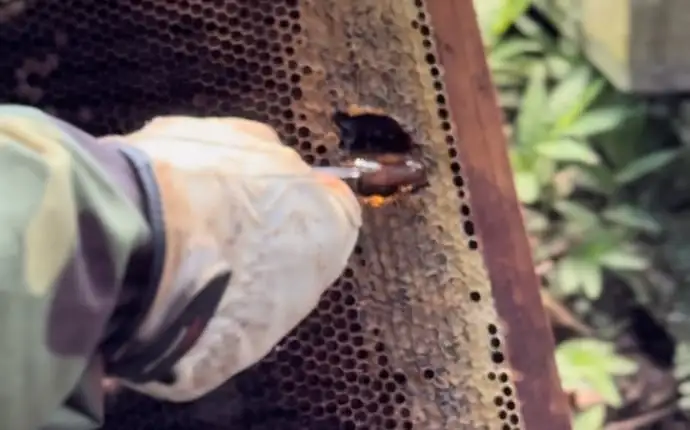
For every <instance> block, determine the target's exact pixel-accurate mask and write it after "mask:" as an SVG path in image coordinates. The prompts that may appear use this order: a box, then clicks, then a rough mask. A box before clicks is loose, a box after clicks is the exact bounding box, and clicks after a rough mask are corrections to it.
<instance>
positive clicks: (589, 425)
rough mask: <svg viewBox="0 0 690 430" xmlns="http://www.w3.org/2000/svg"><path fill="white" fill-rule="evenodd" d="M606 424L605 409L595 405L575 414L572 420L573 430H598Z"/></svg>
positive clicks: (602, 406)
mask: <svg viewBox="0 0 690 430" xmlns="http://www.w3.org/2000/svg"><path fill="white" fill-rule="evenodd" d="M605 422H606V407H605V406H604V405H595V406H591V407H590V408H588V409H586V410H585V411H583V412H581V413H579V414H577V416H576V417H575V419H574V420H573V430H600V429H603V428H604V423H605Z"/></svg>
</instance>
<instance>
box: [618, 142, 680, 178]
mask: <svg viewBox="0 0 690 430" xmlns="http://www.w3.org/2000/svg"><path fill="white" fill-rule="evenodd" d="M677 156H678V150H676V149H665V150H660V151H656V152H653V153H652V154H649V155H646V156H644V157H642V158H638V159H637V160H635V161H633V162H632V163H630V164H628V165H627V166H626V167H624V168H623V169H622V170H621V171H619V172H618V174H616V182H617V183H618V184H620V185H626V184H630V183H632V182H635V181H637V180H639V179H641V178H643V177H645V176H647V175H649V174H650V173H653V172H654V171H656V170H659V169H661V168H662V167H666V166H667V165H668V164H670V163H671V162H672V161H674V160H675V159H676V157H677Z"/></svg>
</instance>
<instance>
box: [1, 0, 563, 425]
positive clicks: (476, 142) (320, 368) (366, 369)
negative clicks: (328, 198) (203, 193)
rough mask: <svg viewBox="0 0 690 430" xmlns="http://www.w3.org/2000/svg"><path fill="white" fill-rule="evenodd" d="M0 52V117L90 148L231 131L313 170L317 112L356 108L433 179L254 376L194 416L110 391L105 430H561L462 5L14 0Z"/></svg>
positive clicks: (501, 153)
mask: <svg viewBox="0 0 690 430" xmlns="http://www.w3.org/2000/svg"><path fill="white" fill-rule="evenodd" d="M0 41H1V42H2V43H3V44H7V45H8V46H11V44H15V46H22V50H17V51H18V52H14V51H12V52H9V53H8V55H7V56H6V57H5V58H4V59H2V60H1V61H0V71H2V75H3V76H8V77H11V78H9V79H2V80H0V97H1V98H2V101H3V102H13V103H24V104H30V105H35V106H38V107H40V108H43V109H45V110H47V111H49V112H51V113H53V114H55V115H58V116H59V117H61V118H63V119H65V120H67V121H70V122H72V123H74V124H76V125H78V126H81V127H83V128H84V129H86V130H87V131H89V132H91V133H94V134H96V135H100V134H110V133H122V132H126V131H130V130H133V129H135V128H137V127H139V126H140V125H142V124H143V122H144V121H146V120H147V119H149V118H151V117H153V116H155V115H162V114H193V115H240V116H245V117H248V118H252V119H257V120H262V121H266V122H268V123H270V124H271V125H273V126H274V127H276V129H277V130H278V131H279V133H280V135H281V137H282V138H283V140H284V142H285V143H286V144H287V145H290V146H292V147H294V148H295V149H297V150H299V151H300V153H302V155H303V157H304V159H305V160H306V161H307V162H309V163H312V164H315V165H328V164H330V163H331V162H333V161H334V160H335V159H337V157H338V139H337V136H336V134H335V128H334V125H333V124H332V123H331V122H330V120H329V112H330V111H332V110H333V109H335V108H344V107H346V106H351V105H356V106H371V107H375V108H380V109H383V110H385V111H387V112H389V113H391V114H392V115H393V116H395V117H396V118H398V119H400V120H401V121H402V122H403V123H405V124H407V125H414V130H413V134H414V135H415V138H416V140H417V141H418V142H420V143H421V144H422V145H423V147H424V151H425V156H426V159H427V160H426V161H427V162H428V163H429V165H430V166H431V167H432V175H431V187H430V188H429V189H428V190H426V191H424V192H423V193H422V194H421V195H420V196H419V197H413V198H410V199H405V200H403V201H399V202H397V203H395V204H393V205H391V206H388V207H384V208H381V209H377V210H371V211H366V212H365V226H364V227H363V229H362V234H361V238H360V242H359V244H358V246H357V248H356V250H355V253H354V255H353V257H352V259H351V262H350V265H349V266H348V268H347V269H346V270H345V271H344V273H343V276H342V277H341V278H340V279H339V280H338V281H337V282H336V283H335V285H333V286H332V287H331V288H330V289H329V290H328V291H327V292H326V293H325V294H324V296H323V298H322V300H321V302H320V304H319V306H318V308H317V309H316V310H315V311H314V312H313V313H312V314H311V315H310V316H309V317H308V318H307V319H306V320H305V321H304V322H303V323H302V324H301V325H300V326H299V327H297V328H296V329H295V330H294V331H293V332H292V333H291V334H290V335H289V336H288V337H287V338H286V339H285V340H284V341H283V342H281V343H280V344H279V345H278V346H277V347H276V348H275V349H274V351H273V352H271V354H269V356H268V357H266V358H265V359H264V360H263V361H262V362H261V363H259V364H257V365H256V366H254V367H253V368H251V369H249V370H247V371H246V372H243V373H242V374H241V375H239V376H238V377H236V378H234V379H233V380H231V381H229V382H228V383H226V384H225V385H224V386H222V387H221V388H219V389H218V390H216V391H214V392H213V393H211V394H210V395H209V396H207V397H206V398H204V399H202V400H200V401H197V402H193V403H190V404H183V405H173V404H165V403H159V402H155V401H152V400H150V399H146V398H143V397H141V396H139V395H136V394H134V393H131V392H121V393H119V394H118V395H117V396H116V398H114V399H111V400H112V401H110V402H109V403H108V410H107V423H106V425H105V426H104V427H103V429H104V430H120V429H133V430H146V429H156V430H157V429H161V430H216V429H217V430H226V429H281V430H292V429H295V430H297V429H300V430H301V429H315V430H320V429H324V430H330V429H352V430H358V429H362V430H364V429H421V430H433V429H450V430H455V429H487V430H518V429H525V428H529V429H530V430H532V429H539V428H548V429H550V430H551V429H553V430H561V429H567V428H568V424H567V409H566V407H565V406H564V402H563V401H562V398H561V397H562V396H561V395H560V392H559V390H558V386H557V385H558V382H557V377H556V374H555V368H554V365H553V362H552V359H551V355H552V352H553V351H552V350H553V345H552V342H551V338H550V334H549V329H548V325H547V323H546V319H545V317H544V315H543V312H542V309H541V305H540V303H539V298H538V291H537V289H536V282H535V280H534V273H531V270H532V266H531V261H530V259H529V251H528V248H527V245H526V241H525V238H524V233H523V232H522V227H521V224H520V215H519V208H518V205H517V201H516V198H515V193H514V190H513V188H512V182H511V180H510V170H509V166H508V163H507V160H506V157H505V149H504V148H503V147H502V146H503V145H504V144H505V142H504V139H503V136H502V135H501V134H500V133H501V132H500V113H499V112H498V110H497V108H496V106H495V102H494V100H493V89H492V86H491V82H490V80H489V78H488V72H487V70H486V64H485V61H484V59H483V51H482V48H481V43H480V41H479V39H478V31H477V29H476V23H475V22H474V12H473V10H472V6H471V1H470V0H452V1H443V0H426V1H422V0H362V1H357V2H343V1H339V0H176V1H170V2H169V1H165V0H99V1H94V0H70V1H64V2H56V1H52V0H33V1H30V0H29V1H9V2H5V3H3V4H2V5H0ZM448 71H452V73H448ZM496 154H498V155H496ZM461 166H462V167H461ZM458 224H460V225H458ZM544 399H548V400H544Z"/></svg>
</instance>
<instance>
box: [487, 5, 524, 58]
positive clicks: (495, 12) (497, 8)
mask: <svg viewBox="0 0 690 430" xmlns="http://www.w3.org/2000/svg"><path fill="white" fill-rule="evenodd" d="M530 4H531V0H475V1H474V8H475V12H476V15H477V21H478V22H479V28H480V29H481V32H482V39H483V41H484V44H485V45H486V46H489V47H492V46H494V45H495V44H496V43H497V41H498V40H499V39H500V38H501V37H503V35H504V34H505V33H506V31H507V30H508V29H509V28H510V27H511V26H512V25H513V23H514V22H515V20H516V19H518V18H519V17H520V16H521V15H522V14H523V13H524V12H525V11H526V10H527V7H529V5H530Z"/></svg>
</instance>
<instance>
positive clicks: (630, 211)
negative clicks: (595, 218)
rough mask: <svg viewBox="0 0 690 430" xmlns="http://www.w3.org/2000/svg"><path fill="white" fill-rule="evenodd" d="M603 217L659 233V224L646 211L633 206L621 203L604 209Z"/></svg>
mask: <svg viewBox="0 0 690 430" xmlns="http://www.w3.org/2000/svg"><path fill="white" fill-rule="evenodd" d="M603 217H604V219H606V220H608V221H610V222H612V223H615V224H618V225H621V226H624V227H629V228H632V229H635V230H640V231H644V232H646V233H651V234H658V233H661V230H662V228H661V225H660V224H659V223H658V222H657V221H656V219H654V217H653V216H652V215H650V214H649V213H648V212H646V211H644V210H642V209H640V208H636V207H634V206H630V205H626V204H621V205H618V206H614V207H612V208H609V209H607V210H605V211H604V213H603Z"/></svg>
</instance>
